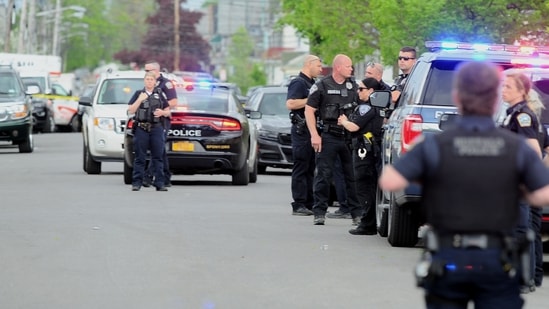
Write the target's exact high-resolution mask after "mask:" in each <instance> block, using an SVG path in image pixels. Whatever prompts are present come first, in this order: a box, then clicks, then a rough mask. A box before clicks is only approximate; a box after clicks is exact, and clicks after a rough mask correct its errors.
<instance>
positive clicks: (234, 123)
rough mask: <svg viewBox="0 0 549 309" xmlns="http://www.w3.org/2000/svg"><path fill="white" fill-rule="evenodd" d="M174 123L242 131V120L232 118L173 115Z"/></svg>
mask: <svg viewBox="0 0 549 309" xmlns="http://www.w3.org/2000/svg"><path fill="white" fill-rule="evenodd" d="M171 122H172V124H181V125H191V126H209V127H212V128H214V129H216V130H218V131H240V130H242V126H241V125H240V121H238V120H236V119H232V118H222V117H201V116H189V115H173V114H172V121H171Z"/></svg>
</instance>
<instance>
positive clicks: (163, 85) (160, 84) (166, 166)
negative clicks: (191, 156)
mask: <svg viewBox="0 0 549 309" xmlns="http://www.w3.org/2000/svg"><path fill="white" fill-rule="evenodd" d="M155 87H157V88H159V89H160V90H162V92H163V93H164V96H165V98H166V100H167V101H170V100H172V99H177V93H176V91H175V87H174V85H173V83H172V82H171V81H170V80H169V79H167V78H165V77H164V76H162V75H160V76H159V77H158V78H157V79H156V86H155ZM170 126H171V121H170V118H169V117H164V129H165V135H164V142H166V139H167V134H168V131H169V130H170ZM162 162H163V172H164V184H165V185H167V186H169V185H170V179H171V173H170V162H169V161H168V154H167V152H166V149H165V148H164V153H163V154H162ZM152 169H154V168H153V167H152V166H151V167H150V168H149V169H147V172H146V176H145V177H146V179H145V181H146V182H147V184H148V183H150V182H152V179H153V173H152V171H151V170H152Z"/></svg>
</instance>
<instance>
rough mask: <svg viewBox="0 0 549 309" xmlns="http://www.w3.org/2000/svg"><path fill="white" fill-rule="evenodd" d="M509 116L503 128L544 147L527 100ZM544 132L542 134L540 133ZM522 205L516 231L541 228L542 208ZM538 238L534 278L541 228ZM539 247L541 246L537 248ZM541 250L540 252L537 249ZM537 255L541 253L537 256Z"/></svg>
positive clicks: (533, 255) (533, 248)
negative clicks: (533, 140) (535, 141)
mask: <svg viewBox="0 0 549 309" xmlns="http://www.w3.org/2000/svg"><path fill="white" fill-rule="evenodd" d="M506 114H507V116H506V117H505V120H504V121H503V128H505V129H508V130H510V131H512V132H515V133H517V134H519V135H521V136H524V137H525V138H527V139H536V140H538V142H539V144H540V147H543V144H544V141H543V140H540V139H541V138H543V137H544V136H543V135H542V134H543V129H542V127H541V126H540V123H539V121H538V118H537V117H536V115H535V113H534V112H533V111H532V110H531V109H530V108H529V107H528V103H527V102H526V101H522V102H519V103H517V104H515V105H513V106H511V107H509V108H507V110H506ZM540 133H542V134H540ZM542 149H543V148H542ZM520 207H521V213H520V216H519V218H520V219H519V223H518V226H517V228H516V232H517V233H518V234H519V235H524V234H525V233H526V232H527V230H528V229H532V228H534V227H536V228H537V227H538V226H539V227H540V228H541V222H540V221H541V209H538V208H535V207H530V205H528V204H527V203H526V202H524V201H521V202H520ZM537 234H538V235H537V237H536V238H537V239H536V241H535V243H534V244H532V246H531V257H530V258H531V263H532V266H533V267H532V268H531V276H532V278H534V277H535V275H536V270H535V265H536V264H539V263H536V260H538V259H540V258H541V259H542V261H543V256H542V254H543V253H542V252H543V248H542V244H541V235H539V229H538V230H537ZM536 246H537V247H539V248H536ZM538 250H539V251H540V252H539V253H538V252H537V251H538ZM536 255H539V256H538V257H537V258H536ZM539 272H541V274H542V276H543V265H542V266H541V270H538V274H539ZM541 280H542V279H540V276H539V275H538V279H537V281H538V283H539V284H538V285H541ZM529 285H530V287H529V288H531V289H534V287H533V284H532V283H530V284H529ZM526 292H527V291H526Z"/></svg>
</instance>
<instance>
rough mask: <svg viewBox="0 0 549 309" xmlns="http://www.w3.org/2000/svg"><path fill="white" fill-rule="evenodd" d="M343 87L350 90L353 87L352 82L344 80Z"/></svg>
mask: <svg viewBox="0 0 549 309" xmlns="http://www.w3.org/2000/svg"><path fill="white" fill-rule="evenodd" d="M345 87H347V89H349V90H351V89H353V84H352V83H351V82H346V83H345Z"/></svg>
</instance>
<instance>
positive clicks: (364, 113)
mask: <svg viewBox="0 0 549 309" xmlns="http://www.w3.org/2000/svg"><path fill="white" fill-rule="evenodd" d="M380 88H381V85H380V83H379V82H378V81H377V80H376V79H375V78H373V77H368V78H366V79H364V80H362V81H360V82H358V95H359V97H360V101H359V105H358V106H357V107H356V108H355V109H354V111H353V112H352V113H351V115H350V116H349V117H347V116H346V115H341V116H339V121H338V123H339V124H341V125H342V126H343V127H344V128H345V130H347V131H348V132H350V134H351V141H352V142H351V145H352V146H351V151H352V155H353V168H354V173H355V183H356V194H357V198H358V202H359V203H360V205H361V206H362V207H363V208H364V212H363V215H362V218H361V220H360V224H359V225H358V226H357V227H356V228H355V229H352V230H350V231H349V233H351V234H353V235H376V234H377V228H376V204H375V203H376V190H377V180H378V172H377V161H378V158H379V156H380V155H381V137H382V136H381V134H382V133H381V126H382V125H383V119H384V118H383V116H382V114H381V113H382V111H381V109H379V108H377V107H373V106H372V105H370V95H371V94H372V93H374V91H375V90H380Z"/></svg>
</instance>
